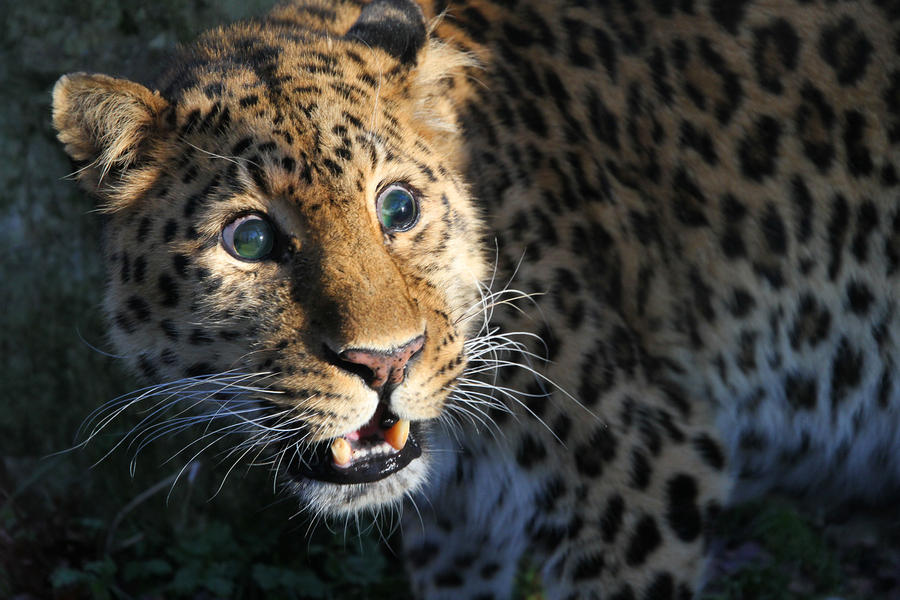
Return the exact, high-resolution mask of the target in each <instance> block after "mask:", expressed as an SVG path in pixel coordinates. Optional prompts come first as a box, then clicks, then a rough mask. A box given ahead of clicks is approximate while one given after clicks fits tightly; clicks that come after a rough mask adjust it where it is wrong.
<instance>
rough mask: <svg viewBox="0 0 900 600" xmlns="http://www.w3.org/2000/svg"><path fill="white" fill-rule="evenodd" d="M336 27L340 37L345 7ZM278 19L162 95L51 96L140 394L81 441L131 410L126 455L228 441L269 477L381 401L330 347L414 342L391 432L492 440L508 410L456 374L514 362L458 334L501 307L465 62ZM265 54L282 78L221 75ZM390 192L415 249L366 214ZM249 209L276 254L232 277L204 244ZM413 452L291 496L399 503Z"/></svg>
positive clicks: (440, 47) (336, 507)
mask: <svg viewBox="0 0 900 600" xmlns="http://www.w3.org/2000/svg"><path fill="white" fill-rule="evenodd" d="M341 10H345V11H349V12H347V15H348V16H347V17H346V19H347V20H348V22H352V20H351V18H352V17H353V16H354V10H356V11H358V9H354V8H353V7H352V6H349V7H342V8H341ZM288 16H289V15H286V14H281V15H280V16H279V13H277V12H276V14H275V18H281V19H282V21H281V23H282V25H281V26H279V27H273V26H272V25H271V23H270V24H268V25H266V24H263V25H260V24H255V23H249V24H248V23H245V24H238V25H235V26H232V27H230V28H227V29H221V30H217V31H214V32H211V33H209V34H207V35H206V36H204V37H202V38H201V39H200V40H199V41H198V42H197V44H195V45H194V46H191V47H188V48H186V49H185V50H184V51H183V52H182V54H181V55H180V57H179V58H178V59H177V60H176V61H175V62H174V63H173V66H172V67H171V68H170V69H169V70H168V71H167V72H166V74H164V75H163V77H162V78H161V80H160V81H159V82H158V83H157V87H158V89H159V90H160V92H151V91H150V90H149V89H147V88H144V87H143V86H141V85H139V84H136V83H133V82H130V81H124V80H118V79H112V78H109V77H105V76H100V75H87V74H72V75H68V76H66V77H63V78H61V79H60V81H59V82H58V83H57V86H56V88H55V90H54V124H55V125H56V127H57V129H58V130H59V135H60V139H61V140H62V141H63V142H64V143H65V144H66V148H67V150H68V151H69V153H70V154H71V156H72V158H73V159H75V160H76V161H78V162H79V169H78V171H77V172H76V176H77V177H78V179H79V180H80V181H81V182H82V183H83V184H84V185H85V187H86V188H87V189H88V190H89V191H91V192H92V193H94V194H95V195H97V196H98V199H99V203H100V206H101V207H102V208H103V210H104V211H105V212H106V214H107V219H108V222H107V228H106V231H107V239H106V244H105V246H106V255H107V264H108V268H109V285H108V287H107V295H106V303H105V304H106V310H107V312H108V314H109V317H110V320H111V322H112V323H113V327H112V329H111V334H110V335H111V338H112V341H113V342H114V344H115V347H116V348H117V349H118V351H119V353H120V354H123V355H124V356H125V357H126V360H127V362H128V363H129V364H130V365H131V366H132V367H133V368H134V369H135V370H137V371H138V372H139V373H141V374H142V375H143V376H144V377H145V378H146V379H148V380H149V381H150V383H152V384H153V385H152V386H151V387H149V388H146V389H144V390H140V391H138V392H136V393H134V394H132V395H128V396H126V397H124V398H122V399H118V400H116V401H114V402H112V403H110V404H109V405H107V407H106V408H105V409H104V410H103V411H102V412H100V413H98V414H97V415H95V416H94V418H93V419H92V420H90V422H89V424H88V425H87V428H88V431H89V432H90V434H93V433H95V432H96V431H98V430H99V429H102V428H103V426H105V425H106V424H107V423H108V422H109V421H110V420H111V419H113V418H115V417H116V416H118V415H119V414H120V413H121V412H122V411H123V410H124V409H125V408H128V407H131V406H132V405H134V406H137V407H139V408H140V409H141V410H142V411H144V413H143V417H142V420H140V421H139V423H138V424H137V425H136V426H135V428H134V430H133V432H132V435H131V436H129V438H128V444H129V445H131V446H132V447H133V448H134V449H135V450H136V451H140V449H141V448H142V447H143V446H144V445H146V444H147V443H150V442H152V441H153V440H155V439H157V438H159V437H161V436H164V435H168V434H171V433H174V432H177V431H180V430H182V429H185V428H188V427H199V428H200V429H199V431H200V432H201V434H200V435H198V437H197V438H196V439H195V441H194V442H193V443H192V444H191V445H190V446H189V447H187V448H185V449H184V450H183V452H184V453H185V454H186V455H187V454H188V453H199V452H202V451H203V450H204V449H205V448H207V447H209V446H211V445H213V444H214V442H215V441H216V440H219V439H222V438H227V439H229V440H232V445H231V451H230V453H229V455H228V457H227V458H229V459H233V460H234V461H240V460H245V461H251V462H259V463H264V464H267V465H270V466H271V467H272V470H273V471H274V472H275V474H276V476H278V475H282V474H284V473H286V472H287V471H288V465H289V464H290V463H292V462H294V463H296V461H298V460H301V458H300V456H301V450H302V448H304V447H305V446H306V445H309V444H312V443H315V442H320V441H322V440H327V439H330V438H332V437H335V436H338V435H341V434H344V433H347V432H349V431H353V430H355V429H357V428H359V427H360V426H362V425H363V424H365V423H366V422H367V421H368V420H369V418H370V417H371V415H372V414H373V412H374V411H375V408H376V405H377V403H378V401H379V400H378V396H377V394H376V393H375V392H374V391H373V390H371V389H369V388H367V387H366V385H365V384H364V382H363V381H362V379H360V378H359V377H357V376H355V375H353V374H351V373H348V372H346V371H343V370H341V369H339V368H337V367H335V366H334V365H333V364H331V363H330V362H328V361H327V359H326V357H325V356H324V355H323V347H324V346H327V347H328V348H330V349H332V350H334V351H336V352H340V351H341V350H343V349H346V348H371V349H376V350H378V349H390V348H393V347H396V346H398V345H400V344H402V343H404V342H406V341H407V340H409V339H411V338H412V337H414V336H416V335H420V334H423V333H424V334H425V336H426V344H425V347H424V349H423V351H422V352H421V355H420V356H418V357H417V358H416V360H415V362H414V363H413V364H411V365H410V367H409V369H408V375H407V378H406V380H405V381H404V383H403V384H402V385H400V386H399V387H398V388H396V389H395V390H394V391H393V393H392V395H391V398H390V402H391V409H392V410H393V411H394V412H395V413H396V414H397V415H398V416H399V417H401V418H405V419H409V420H411V421H426V420H431V419H434V418H436V417H439V416H441V415H442V414H444V415H446V417H445V418H446V419H453V418H454V416H456V417H462V418H468V419H474V420H476V421H478V422H484V424H485V425H486V426H487V425H488V423H487V421H486V419H487V417H486V415H485V413H484V408H483V407H485V406H487V405H500V404H501V401H500V400H499V399H497V398H492V397H491V395H490V394H491V393H494V392H490V391H486V390H485V388H484V387H483V386H482V384H476V383H475V382H474V380H472V379H471V377H470V376H464V371H465V369H466V368H467V359H468V360H472V361H473V362H472V363H471V366H470V367H469V368H470V370H471V371H472V372H473V373H481V372H483V371H484V370H485V369H494V368H496V367H498V366H504V363H502V362H498V359H495V358H491V356H492V354H493V353H496V352H497V351H498V350H515V349H519V345H518V344H517V343H516V342H514V341H512V340H511V339H510V338H508V337H503V336H499V335H496V334H495V333H493V332H491V331H490V330H488V329H484V328H482V331H481V335H480V336H476V337H471V336H472V334H474V333H476V332H477V330H478V327H479V326H481V323H479V322H478V319H475V318H473V317H475V316H479V317H480V316H483V315H482V313H483V311H484V310H486V308H485V307H489V306H491V305H492V304H491V303H492V302H494V301H496V299H497V297H496V296H494V295H490V294H489V293H486V292H485V291H484V290H483V289H482V287H481V286H482V283H481V282H482V281H483V280H484V278H485V276H486V274H487V270H486V264H487V261H486V260H485V257H484V256H483V254H482V251H481V250H480V248H481V247H482V244H481V241H482V240H481V238H482V225H481V222H480V220H479V217H478V214H477V211H476V210H475V209H474V208H473V205H472V203H471V201H470V199H469V196H468V192H467V189H466V187H465V186H464V185H463V183H462V180H461V177H460V175H459V173H458V172H457V171H456V169H457V168H458V165H457V164H456V160H457V159H456V157H457V156H458V155H459V149H458V144H459V143H460V142H459V140H458V138H457V134H456V121H455V116H454V112H453V110H452V94H449V93H448V89H449V88H448V85H452V84H451V82H452V80H453V78H454V77H466V76H467V74H466V70H467V69H470V68H471V67H472V65H473V60H472V58H471V57H469V56H468V55H466V54H464V53H462V52H459V51H457V50H453V49H452V48H450V46H448V45H446V44H444V43H442V42H439V41H432V42H430V43H428V44H427V45H426V47H424V48H422V49H421V51H420V52H419V54H418V56H417V58H416V61H415V64H414V65H412V66H410V67H408V68H407V67H402V66H401V65H398V64H397V62H396V60H395V59H394V57H392V56H391V55H389V54H387V53H385V52H384V51H382V50H380V49H378V48H369V47H367V46H366V45H365V44H361V43H358V42H353V41H347V40H343V39H340V37H339V36H327V37H323V36H320V35H309V36H307V35H303V34H302V33H301V34H299V35H298V34H297V31H298V29H297V28H296V26H293V27H291V26H289V25H285V24H284V20H285V19H286V18H287V17H288ZM341 18H343V17H341ZM341 18H339V19H338V20H339V21H340V20H341ZM284 28H287V29H284ZM285 31H289V32H290V35H288V34H287V33H285ZM248 40H249V41H248ZM238 47H240V48H241V50H240V51H238V50H237V48H238ZM273 47H274V48H277V50H273V49H272V48H273ZM273 52H274V53H277V54H278V61H277V63H276V64H277V66H276V67H275V68H276V72H275V73H272V72H262V70H261V69H260V68H259V65H253V64H249V65H245V64H239V63H235V62H234V56H251V58H249V59H248V61H250V62H252V60H253V59H252V56H254V53H257V54H265V53H273ZM346 56H352V58H351V59H348V58H342V59H341V60H340V61H339V62H340V64H339V65H337V64H336V63H334V62H333V61H334V59H333V57H346ZM197 65H201V66H199V67H198V66H197ZM254 69H256V70H254ZM334 69H339V70H340V71H341V74H340V77H335V75H334ZM370 74H376V75H377V78H374V77H372V76H371V75H370ZM264 79H265V81H264ZM361 79H364V80H365V81H367V82H368V84H369V86H368V87H366V85H364V84H361V83H359V82H360V80H361ZM273 80H276V81H277V82H278V83H277V85H278V88H279V92H278V94H275V93H273V92H272V91H271V89H272V86H273V84H272V81H273ZM341 82H356V83H354V84H353V85H352V86H350V87H351V88H352V89H349V90H348V87H347V85H345V84H343V83H341ZM267 86H268V87H267ZM348 100H351V102H348ZM393 182H403V183H404V184H406V185H408V186H409V187H410V188H411V189H413V190H415V191H416V193H417V195H418V198H419V201H420V218H419V222H418V223H417V224H416V226H415V228H413V229H412V230H411V231H409V232H403V233H390V234H387V233H384V232H383V231H382V229H381V226H380V224H379V221H378V218H377V215H376V214H375V198H376V196H377V193H378V191H379V190H380V189H383V188H384V187H385V186H386V185H389V184H391V183H393ZM247 212H258V213H262V214H265V215H267V217H268V218H269V219H270V220H271V222H272V223H273V224H274V225H275V226H276V228H277V229H278V230H279V231H280V233H281V236H282V239H281V243H280V247H279V249H278V252H279V256H278V257H277V258H275V259H273V260H264V261H261V262H255V263H254V262H242V261H240V260H237V259H235V258H234V257H233V256H231V255H230V254H229V253H228V252H226V250H225V249H224V248H223V246H222V244H221V243H220V242H219V235H220V232H221V230H222V229H223V228H224V227H225V226H226V225H227V224H228V223H229V222H230V221H231V220H233V219H234V218H235V217H236V216H238V215H240V214H244V213H247ZM501 296H502V294H501ZM484 327H486V325H485V326H484ZM160 382H168V383H160ZM454 391H455V392H456V396H455V398H456V401H454V402H451V403H450V406H451V408H450V409H449V410H448V411H445V410H444V408H445V405H446V404H447V398H448V396H449V395H450V394H452V393H454ZM495 392H499V393H500V395H504V394H506V395H509V394H510V392H509V391H505V390H503V389H502V388H497V390H495ZM427 427H428V426H425V429H427ZM427 438H428V436H427V431H426V432H425V433H424V439H422V440H420V442H421V444H422V446H423V450H424V454H423V456H422V457H421V458H420V459H417V460H415V461H413V463H412V464H411V465H410V466H409V467H407V468H405V469H403V470H402V471H401V472H398V473H397V474H395V475H393V476H392V477H390V478H388V479H386V480H384V481H380V482H377V483H373V484H366V485H355V486H335V485H333V484H324V483H321V482H316V481H308V480H299V481H293V482H292V483H291V484H290V485H291V487H292V488H293V490H294V491H295V492H297V493H298V494H299V496H300V497H301V498H302V499H303V500H304V502H305V503H306V504H308V505H310V506H311V508H312V510H313V511H314V512H316V513H320V512H324V513H339V514H344V513H350V512H353V511H355V510H357V509H359V508H362V507H367V506H378V505H381V504H385V503H393V502H395V501H396V500H398V499H400V498H402V497H403V496H404V494H407V493H409V492H412V491H414V490H415V489H417V488H418V487H419V486H420V485H421V483H422V482H423V481H424V480H425V479H426V477H427V474H428V469H429V462H430V454H429V443H428V439H427ZM123 443H125V440H123Z"/></svg>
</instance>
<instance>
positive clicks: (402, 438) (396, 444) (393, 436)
mask: <svg viewBox="0 0 900 600" xmlns="http://www.w3.org/2000/svg"><path fill="white" fill-rule="evenodd" d="M408 437H409V421H407V420H406V419H400V420H399V421H397V422H396V423H394V426H393V427H391V428H390V429H388V430H387V431H385V432H384V440H385V441H386V442H387V443H388V444H390V445H391V446H392V447H393V448H394V450H403V447H404V446H406V439H407V438H408Z"/></svg>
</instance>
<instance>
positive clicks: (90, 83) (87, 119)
mask: <svg viewBox="0 0 900 600" xmlns="http://www.w3.org/2000/svg"><path fill="white" fill-rule="evenodd" d="M168 107H169V103H168V102H166V100H165V99H163V98H162V97H161V96H160V95H159V93H158V92H151V91H150V90H148V89H147V88H145V87H144V86H142V85H140V84H138V83H134V82H132V81H128V80H126V79H116V78H113V77H108V76H106V75H95V74H88V73H72V74H69V75H63V76H62V77H60V78H59V81H57V82H56V85H55V86H54V88H53V126H54V127H56V131H57V135H58V137H59V140H60V141H61V142H62V143H63V144H65V147H66V152H67V153H68V154H69V156H71V157H72V159H73V160H75V161H76V162H78V163H86V166H85V167H84V168H83V169H81V170H80V171H79V173H78V177H79V179H80V180H82V182H83V183H84V184H85V185H88V186H90V185H91V184H93V185H99V183H100V182H101V181H102V180H103V178H104V177H105V176H106V175H107V173H109V172H110V171H115V172H119V173H121V172H123V171H124V170H125V169H126V168H127V167H129V166H130V165H132V164H134V163H135V162H137V161H138V160H139V159H140V158H141V155H142V153H144V152H146V149H147V142H148V141H149V140H150V138H152V137H153V136H154V135H156V134H158V133H159V132H160V131H161V130H162V129H163V128H164V127H165V123H164V120H165V119H164V114H165V112H166V109H167V108H168Z"/></svg>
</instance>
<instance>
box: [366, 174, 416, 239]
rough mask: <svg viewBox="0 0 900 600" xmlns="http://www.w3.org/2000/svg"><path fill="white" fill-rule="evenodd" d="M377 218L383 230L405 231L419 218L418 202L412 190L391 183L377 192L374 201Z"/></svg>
mask: <svg viewBox="0 0 900 600" xmlns="http://www.w3.org/2000/svg"><path fill="white" fill-rule="evenodd" d="M375 210H376V211H377V212H378V220H379V221H380V222H381V226H382V227H384V230H385V231H388V232H394V231H406V230H408V229H412V227H413V225H415V224H416V222H417V221H418V220H419V202H418V200H416V198H415V196H413V194H412V192H410V191H409V190H407V189H406V188H405V187H403V186H402V185H399V184H396V183H395V184H393V185H390V186H388V187H387V188H385V189H384V191H382V192H381V193H380V194H378V199H377V200H376V201H375Z"/></svg>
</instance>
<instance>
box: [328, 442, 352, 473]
mask: <svg viewBox="0 0 900 600" xmlns="http://www.w3.org/2000/svg"><path fill="white" fill-rule="evenodd" d="M352 453H353V448H351V447H350V442H348V441H347V440H345V439H344V438H342V437H339V438H336V439H335V440H334V441H333V442H332V443H331V456H332V458H333V459H334V464H336V465H337V466H339V467H343V466H346V465H347V463H349V462H350V458H351V455H352Z"/></svg>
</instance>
